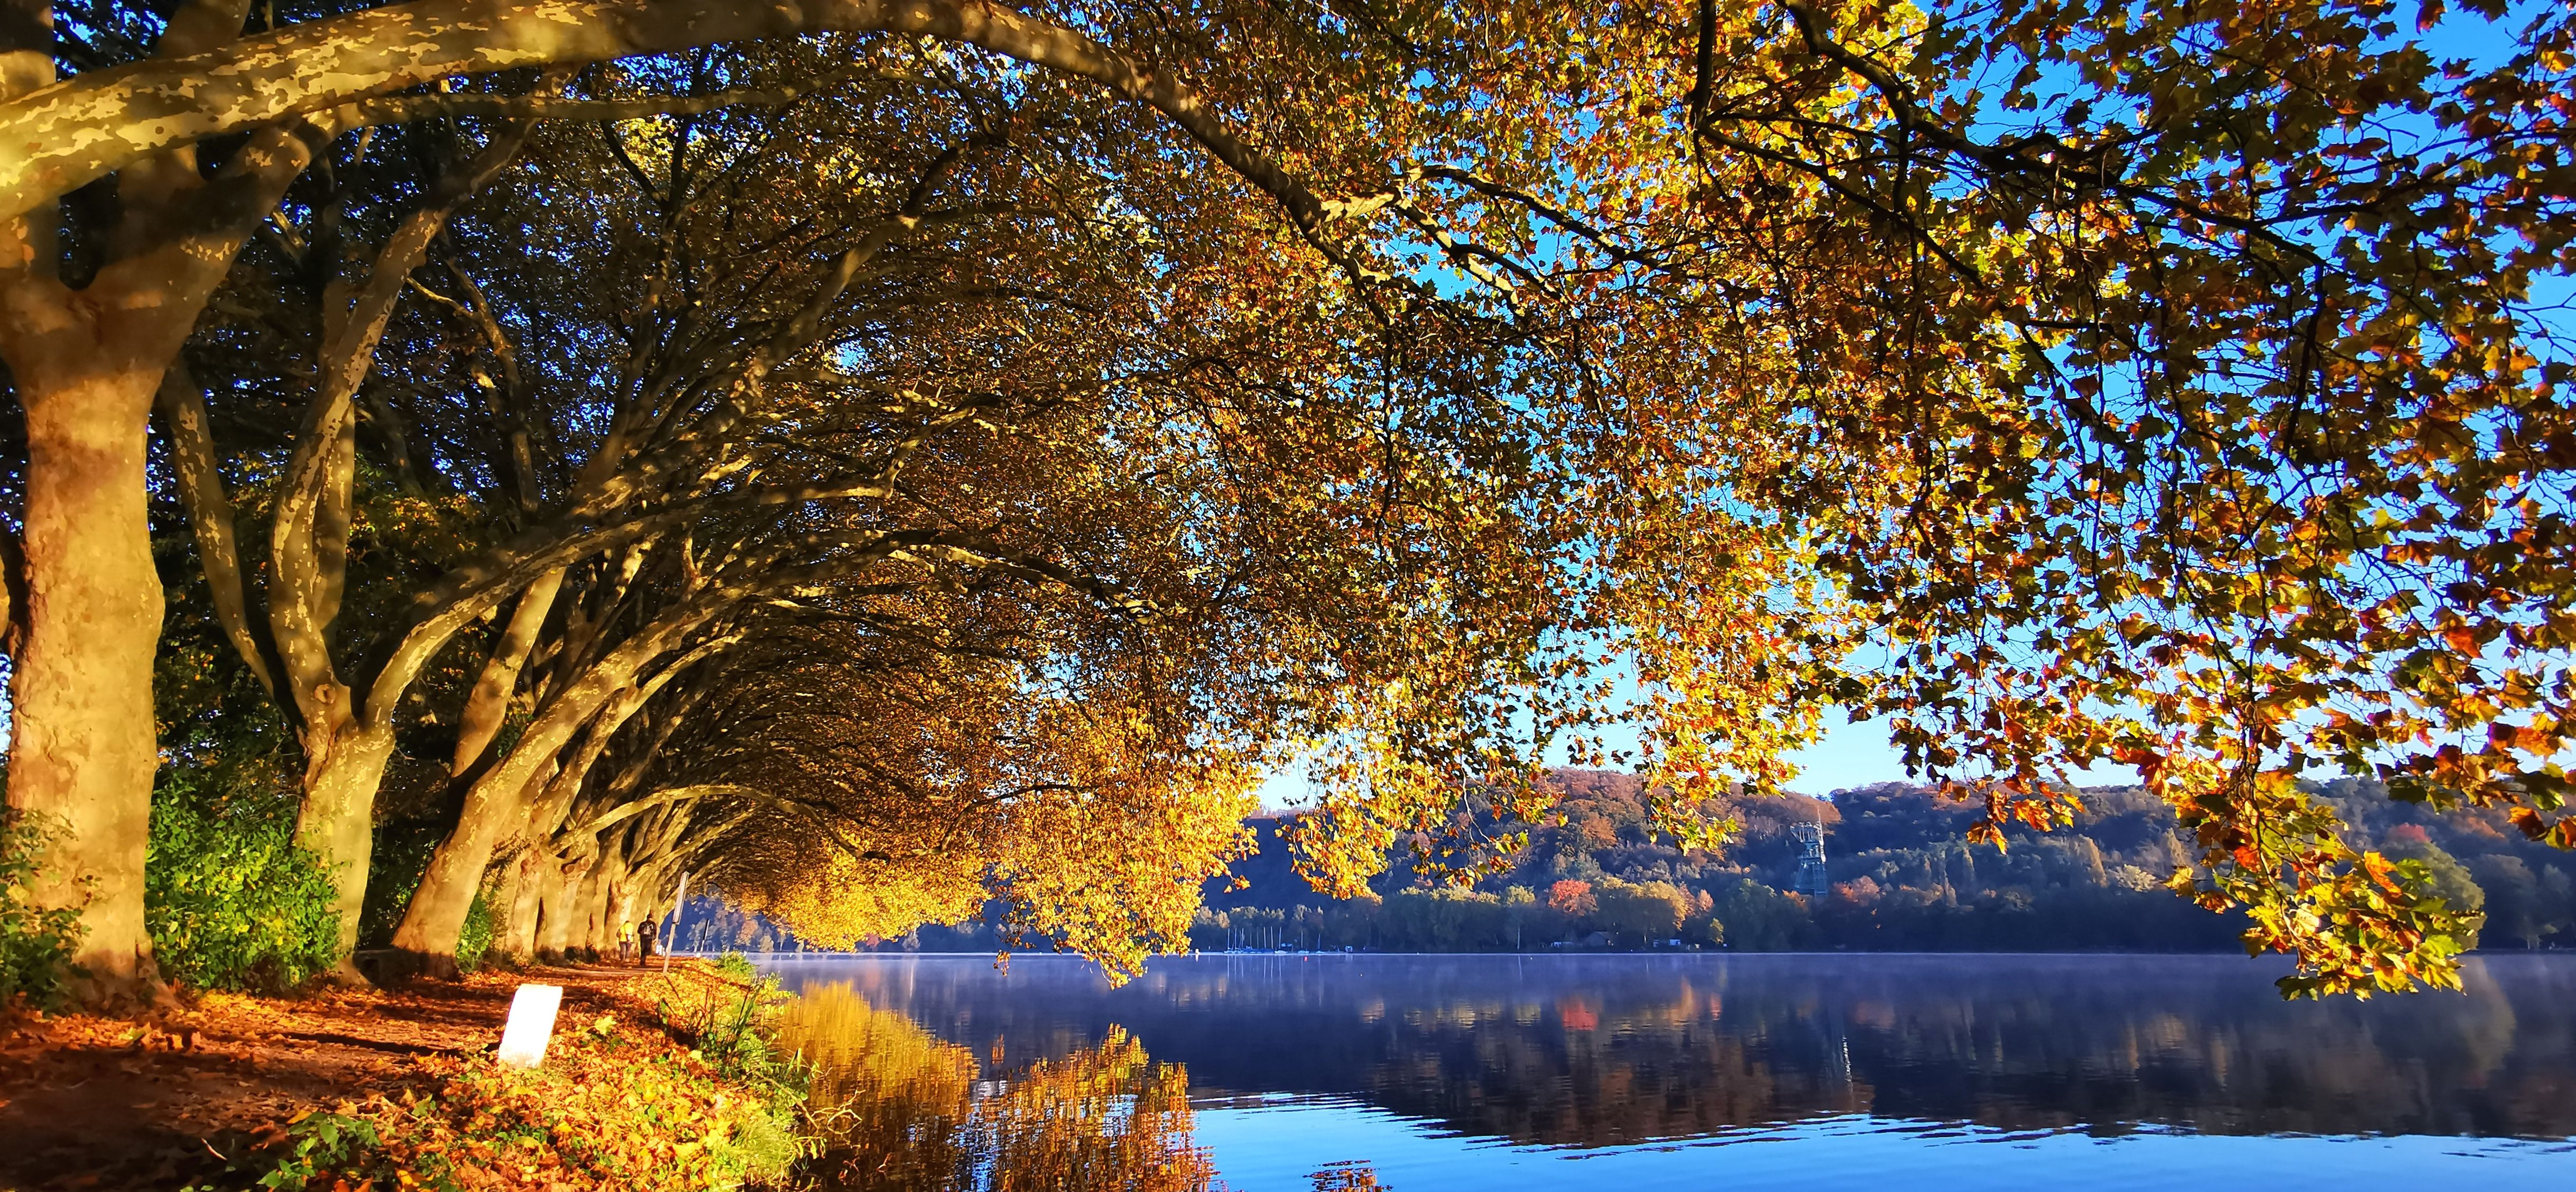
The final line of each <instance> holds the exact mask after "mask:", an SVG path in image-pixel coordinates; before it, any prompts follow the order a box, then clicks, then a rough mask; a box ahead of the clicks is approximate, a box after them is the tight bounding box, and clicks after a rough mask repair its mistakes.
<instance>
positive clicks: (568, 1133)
mask: <svg viewBox="0 0 2576 1192" xmlns="http://www.w3.org/2000/svg"><path fill="white" fill-rule="evenodd" d="M529 983H535V984H549V985H559V986H561V987H563V990H564V994H563V998H564V1000H563V1005H562V1009H561V1012H560V1014H559V1016H558V1018H557V1021H556V1027H555V1032H554V1038H553V1042H552V1044H551V1046H550V1048H549V1051H548V1054H547V1058H546V1062H545V1064H544V1065H543V1066H542V1067H540V1068H539V1069H537V1070H535V1071H530V1072H520V1071H514V1070H510V1069H505V1068H502V1067H500V1066H498V1065H497V1064H495V1062H494V1060H493V1053H494V1051H495V1049H496V1047H497V1045H498V1043H499V1041H500V1038H501V1027H502V1023H503V1021H504V1019H505V1018H506V1017H507V1015H508V1012H509V1006H510V998H511V994H512V991H513V990H514V989H515V988H517V987H518V986H519V985H521V984H529ZM740 993H741V991H740V990H739V989H738V988H737V987H736V986H735V985H734V984H733V983H732V982H729V981H726V980H725V979H723V977H722V976H721V975H719V974H718V973H717V972H716V971H715V969H714V967H713V966H711V965H708V964H706V963H704V962H700V961H682V962H680V963H679V964H676V965H673V966H672V967H671V968H670V969H669V970H668V971H667V972H665V971H664V970H662V969H660V968H658V967H657V968H646V969H639V968H627V967H609V966H588V965H541V966H533V967H529V968H525V969H521V970H517V971H485V972H482V973H477V974H470V975H467V976H464V977H462V978H460V979H458V980H454V981H422V982H415V983H413V984H411V985H409V986H405V987H400V988H394V989H373V988H368V989H337V988H323V989H318V990H314V991H311V992H307V993H304V994H301V995H296V996H283V997H259V996H250V995H243V994H228V993H209V994H204V995H200V996H197V997H194V998H190V999H186V1000H185V1001H184V1002H182V1003H180V1004H173V1005H166V1006H164V1007H162V1008H160V1009H156V1010H155V1011H153V1012H151V1013H149V1014H146V1015H143V1016H140V1017H135V1018H112V1017H100V1016H92V1015H85V1014H64V1015H44V1014H38V1013H33V1012H28V1013H23V1014H21V1015H20V1016H19V1017H17V1018H16V1019H14V1020H12V1021H10V1022H9V1023H8V1024H7V1028H6V1034H5V1036H0V1038H4V1039H5V1042H0V1089H5V1090H6V1092H5V1093H0V1190H5V1192H46V1190H51V1189H76V1188H77V1189H122V1188H133V1189H147V1188H148V1189H156V1190H157V1189H176V1188H202V1189H209V1190H212V1189H235V1188H244V1187H253V1186H257V1187H264V1188H303V1187H308V1186H310V1187H317V1188H333V1187H348V1188H356V1187H363V1186H365V1185H366V1183H367V1181H368V1180H369V1179H370V1178H371V1177H374V1178H376V1180H377V1182H376V1187H379V1188H385V1187H394V1186H406V1187H408V1186H413V1185H414V1184H415V1183H417V1184H418V1185H419V1186H424V1187H433V1188H437V1187H444V1188H455V1189H484V1188H584V1189H588V1188H601V1189H607V1188H633V1189H639V1190H640V1189H666V1188H674V1187H709V1186H717V1187H723V1186H732V1185H733V1184H738V1183H739V1182H741V1181H740V1178H739V1177H741V1176H742V1175H744V1174H745V1171H744V1169H745V1168H750V1169H753V1173H754V1174H757V1173H768V1174H778V1173H781V1172H783V1170H784V1167H785V1164H786V1162H787V1161H788V1160H789V1159H792V1157H793V1153H794V1150H795V1147H796V1145H797V1144H796V1141H795V1139H794V1138H792V1137H789V1136H787V1135H786V1134H785V1133H784V1131H783V1129H782V1128H781V1123H780V1121H779V1120H778V1117H779V1115H777V1114H775V1113H773V1112H771V1109H770V1104H771V1101H772V1100H773V1098H772V1097H771V1096H770V1093H771V1090H768V1089H764V1088H761V1087H758V1082H757V1081H755V1080H747V1079H745V1078H744V1077H743V1076H742V1075H741V1073H740V1071H739V1068H738V1066H736V1065H729V1064H728V1063H727V1062H726V1059H727V1057H725V1056H721V1055H718V1056H710V1055H708V1054H706V1053H705V1051H704V1050H703V1049H702V1046H701V1042H700V1040H698V1039H697V1038H695V1037H693V1036H695V1035H697V1034H700V1033H702V1031H703V1027H704V1025H705V1023H706V1022H707V1021H708V1020H709V1019H711V1018H712V1016H711V1015H707V1014H705V1013H704V1012H705V1011H706V1010H709V1009H714V1008H717V1007H720V1006H723V1005H726V1004H728V999H732V998H736V997H738V996H740ZM693 1016H695V1017H694V1020H693ZM406 1175H408V1176H409V1178H404V1177H405V1176H406ZM675 1179H677V1180H679V1181H680V1182H676V1183H675V1182H672V1181H673V1180H675ZM262 1181H267V1182H265V1183H263V1182H262Z"/></svg>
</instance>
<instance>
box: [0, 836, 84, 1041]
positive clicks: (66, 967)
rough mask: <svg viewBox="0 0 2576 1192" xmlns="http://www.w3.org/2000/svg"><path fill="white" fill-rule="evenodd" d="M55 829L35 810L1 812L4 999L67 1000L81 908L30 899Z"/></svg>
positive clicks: (0, 1000) (0, 984)
mask: <svg viewBox="0 0 2576 1192" xmlns="http://www.w3.org/2000/svg"><path fill="white" fill-rule="evenodd" d="M53 838H54V834H53V833H52V832H51V831H49V830H48V829H47V826H46V825H44V824H42V823H40V822H38V821H36V820H35V819H34V818H33V817H32V816H27V815H23V814H21V813H18V812H7V813H0V1004H5V1003H8V1002H10V1001H13V1000H15V999H17V998H20V997H24V998H26V999H27V1000H28V1001H31V1002H34V1003H35V1004H37V1005H39V1006H44V1007H48V1008H50V1007H52V1006H54V1005H56V1004H57V1003H59V1002H60V1001H61V1000H62V996H63V993H64V984H65V982H67V981H69V980H70V979H71V977H72V976H73V973H74V970H73V968H72V950H73V948H74V947H76V946H77V945H78V944H79V943H80V910H79V909H78V908H76V907H55V908H52V909H46V908H42V907H38V906H35V905H34V904H33V903H31V902H30V901H29V898H28V895H29V893H30V890H29V884H30V883H31V882H32V881H33V880H34V879H35V876H36V869H37V866H38V865H39V864H40V863H41V862H42V861H43V859H44V854H45V849H46V847H47V846H48V845H50V844H51V843H52V841H53Z"/></svg>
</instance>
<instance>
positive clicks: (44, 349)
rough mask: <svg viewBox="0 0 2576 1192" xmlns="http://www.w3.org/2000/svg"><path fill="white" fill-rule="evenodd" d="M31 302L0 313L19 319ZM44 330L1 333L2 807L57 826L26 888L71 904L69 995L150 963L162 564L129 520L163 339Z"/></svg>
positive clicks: (104, 996)
mask: <svg viewBox="0 0 2576 1192" xmlns="http://www.w3.org/2000/svg"><path fill="white" fill-rule="evenodd" d="M12 305H13V307H14V306H16V305H17V304H14V303H13V304H12ZM30 313H31V312H28V311H26V310H24V309H10V310H8V311H6V312H5V315H0V317H5V318H7V319H8V321H10V322H11V323H13V324H17V326H13V327H12V328H11V330H13V331H21V330H23V329H24V328H25V325H26V321H27V320H28V315H29V314H30ZM182 330H183V332H184V328H183V329H182ZM43 338H44V339H45V340H50V341H52V342H43V343H38V344H33V345H31V344H28V343H27V342H26V341H25V340H24V339H22V338H20V336H16V335H13V336H11V337H10V339H12V340H15V341H17V342H16V343H13V344H12V345H11V346H12V347H16V348H18V349H19V350H16V351H11V352H10V353H9V363H10V366H11V370H12V372H13V374H14V376H15V379H16V381H17V388H18V398H19V401H20V402H21V403H23V405H24V406H25V408H26V417H27V473H26V487H27V495H26V502H27V504H26V520H25V537H24V549H25V552H26V565H27V608H26V610H25V621H26V637H25V645H24V646H23V647H22V648H21V650H20V651H19V654H18V656H17V658H15V659H14V660H13V661H14V663H15V670H14V672H13V673H12V675H11V682H10V694H11V699H12V708H11V716H10V720H11V729H12V730H13V731H12V734H11V739H10V742H9V806H10V807H11V808H12V809H13V810H16V811H19V812H22V813H31V814H33V815H35V816H37V817H39V818H41V819H44V820H48V821H51V822H52V823H53V824H54V826H56V827H58V828H61V829H63V830H64V833H63V835H62V836H61V837H60V838H59V839H58V840H56V842H55V843H54V846H53V850H52V851H51V852H50V853H49V854H48V856H47V857H46V864H45V867H44V869H43V871H42V872H41V873H40V874H39V876H38V877H37V879H36V882H35V885H34V889H33V890H32V891H31V893H32V896H33V900H34V902H35V903H36V904H37V905H39V906H49V907H57V906H80V907H81V908H82V910H81V922H80V926H81V941H80V945H79V949H78V951H77V953H76V955H75V957H74V960H75V962H76V963H78V964H79V965H80V966H81V967H82V968H84V969H86V970H87V972H88V982H89V987H88V988H87V989H85V990H83V991H81V995H82V998H83V1000H85V1001H104V1000H115V999H118V998H121V997H126V996H138V995H139V996H144V997H149V996H150V995H151V992H152V990H153V988H154V987H155V986H156V985H157V981H158V973H157V972H156V970H155V969H154V966H153V963H152V941H151V939H150V937H149V936H147V935H146V934H145V933H144V929H143V852H144V845H145V842H146V841H147V839H148V838H149V837H150V835H151V828H152V773H153V771H154V769H156V768H157V767H158V766H159V764H160V755H159V752H158V750H157V749H156V748H155V738H154V733H153V721H152V655H153V650H154V647H155V646H156V645H157V644H158V643H159V641H160V638H161V577H160V574H159V573H158V572H157V571H156V570H155V569H154V568H153V565H152V542H151V533H150V528H149V526H148V524H147V523H146V521H145V518H144V474H143V445H144V422H145V420H146V419H147V418H148V417H149V415H150V413H151V409H152V394H153V391H154V390H156V389H158V388H159V386H160V370H161V365H162V363H163V362H164V361H165V360H166V359H167V352H166V351H158V350H157V349H159V348H160V346H161V345H160V344H158V343H151V344H140V343H134V342H131V341H126V342H118V341H116V340H111V341H109V342H106V343H100V342H97V341H96V340H89V342H86V343H84V342H79V341H80V340H85V339H88V338H89V337H87V336H81V335H76V334H75V335H50V336H44V337H43ZM176 346H177V345H176V342H175V340H173V341H171V342H170V347H172V348H175V347H176ZM29 347H34V348H35V349H36V350H34V351H28V350H26V349H27V348H29Z"/></svg>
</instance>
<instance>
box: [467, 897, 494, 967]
mask: <svg viewBox="0 0 2576 1192" xmlns="http://www.w3.org/2000/svg"><path fill="white" fill-rule="evenodd" d="M499 933H500V924H499V923H498V922H497V920H496V919H495V917H494V916H493V914H492V901H491V896H490V894H489V893H488V892H487V891H482V890H477V891H475V892H474V905H473V906H470V907H467V908H466V909H465V929H464V931H462V932H461V933H459V934H458V935H457V937H456V967H457V968H459V969H462V970H464V971H466V972H469V973H470V972H473V971H475V970H476V969H479V968H482V967H483V957H484V955H485V954H486V953H489V952H490V951H491V950H492V940H493V937H495V936H496V935H498V934H499Z"/></svg>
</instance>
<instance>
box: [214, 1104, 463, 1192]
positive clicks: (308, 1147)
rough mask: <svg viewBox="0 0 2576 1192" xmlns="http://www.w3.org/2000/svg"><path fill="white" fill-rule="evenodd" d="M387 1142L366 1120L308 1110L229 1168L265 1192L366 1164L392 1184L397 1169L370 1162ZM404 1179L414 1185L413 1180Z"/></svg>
mask: <svg viewBox="0 0 2576 1192" xmlns="http://www.w3.org/2000/svg"><path fill="white" fill-rule="evenodd" d="M383 1145H384V1140H383V1138H382V1137H381V1136H380V1135H378V1134H377V1132H376V1128H375V1126H374V1125H373V1124H371V1123H369V1122H367V1121H365V1120H363V1119H360V1118H354V1117H347V1116H344V1115H341V1114H337V1113H305V1114H300V1115H298V1116H297V1117H296V1118H295V1119H294V1120H293V1121H290V1122H288V1123H287V1124H286V1125H285V1126H284V1127H283V1128H272V1129H270V1130H269V1131H268V1132H267V1134H266V1136H265V1137H264V1138H262V1139H260V1140H259V1141H258V1142H257V1143H256V1145H254V1146H252V1147H250V1148H248V1149H245V1150H243V1151H241V1152H240V1153H239V1154H238V1155H237V1157H235V1158H234V1159H233V1160H232V1161H231V1162H230V1163H228V1164H227V1165H226V1166H225V1169H224V1170H225V1172H226V1174H227V1175H229V1176H231V1177H233V1179H234V1180H238V1179H242V1178H243V1177H247V1178H248V1184H247V1186H248V1187H250V1188H254V1189H262V1190H264V1192H288V1190H289V1189H294V1190H297V1192H300V1190H301V1189H303V1188H305V1187H306V1186H308V1185H310V1184H311V1183H312V1182H313V1181H314V1180H316V1179H317V1178H320V1177H322V1176H326V1175H333V1174H345V1173H348V1172H350V1171H352V1170H353V1169H357V1168H359V1167H361V1166H369V1167H372V1168H373V1170H369V1171H367V1172H366V1174H367V1175H370V1176H376V1177H379V1178H384V1179H385V1180H386V1181H387V1182H388V1183H392V1182H393V1173H392V1172H391V1171H390V1170H388V1169H386V1168H385V1167H384V1165H383V1164H382V1163H381V1162H376V1163H373V1164H369V1163H368V1160H370V1159H372V1158H374V1157H375V1152H376V1151H377V1150H378V1149H379V1148H381V1147H382V1146H383ZM403 1182H404V1183H405V1184H406V1185H409V1184H411V1183H412V1182H413V1181H408V1180H406V1181H403ZM240 1186H243V1185H241V1184H237V1183H234V1182H233V1180H227V1181H225V1182H224V1183H223V1184H190V1185H188V1186H187V1187H185V1188H183V1189H181V1190H180V1192H218V1190H219V1189H223V1188H230V1187H240ZM342 1186H344V1187H345V1186H346V1184H343V1185H342ZM428 1186H430V1187H453V1185H452V1184H447V1183H445V1182H444V1181H432V1182H431V1183H430V1184H429V1185H428Z"/></svg>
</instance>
